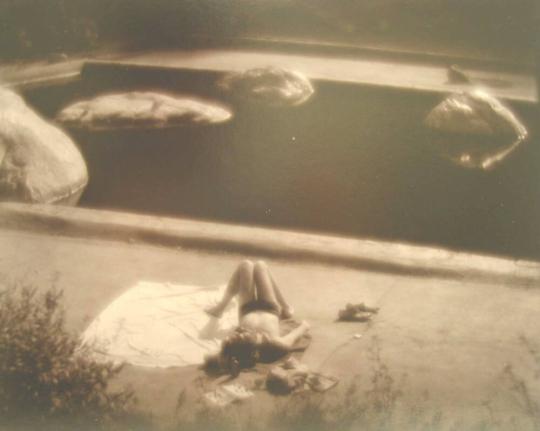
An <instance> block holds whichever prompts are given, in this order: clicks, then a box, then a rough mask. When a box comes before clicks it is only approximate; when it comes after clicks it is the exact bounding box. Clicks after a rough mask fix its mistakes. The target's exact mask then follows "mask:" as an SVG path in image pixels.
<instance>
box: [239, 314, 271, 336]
mask: <svg viewBox="0 0 540 431" xmlns="http://www.w3.org/2000/svg"><path fill="white" fill-rule="evenodd" d="M240 326H242V327H244V328H246V329H250V330H253V331H255V332H262V333H264V334H266V335H268V336H270V337H279V318H278V316H276V315H275V314H273V313H268V312H267V311H260V310H257V311H252V312H250V313H247V314H246V315H244V316H242V318H241V319H240Z"/></svg>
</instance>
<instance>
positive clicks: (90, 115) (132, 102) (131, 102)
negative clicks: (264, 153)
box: [57, 91, 232, 130]
mask: <svg viewBox="0 0 540 431" xmlns="http://www.w3.org/2000/svg"><path fill="white" fill-rule="evenodd" d="M231 117H232V113H231V112H230V111H228V110H227V109H225V108H224V107H221V106H218V105H215V104H212V103H208V102H203V101H199V100H195V99H192V98H187V97H175V96H171V95H167V94H162V93H156V92H138V91H134V92H127V93H118V94H104V95H100V96H97V97H95V98H93V99H89V100H83V101H79V102H76V103H74V104H72V105H69V106H67V107H66V108H64V109H62V111H60V113H59V114H58V116H57V120H58V121H60V122H61V123H63V124H64V125H66V126H67V127H72V128H77V129H87V130H112V129H136V128H163V127H175V126H205V125H212V124H219V123H223V122H225V121H228V120H229V119H230V118H231Z"/></svg>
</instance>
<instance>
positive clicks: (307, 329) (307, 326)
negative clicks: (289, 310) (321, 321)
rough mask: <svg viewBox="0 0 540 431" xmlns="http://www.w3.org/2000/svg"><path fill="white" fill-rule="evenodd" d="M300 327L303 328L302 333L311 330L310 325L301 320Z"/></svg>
mask: <svg viewBox="0 0 540 431" xmlns="http://www.w3.org/2000/svg"><path fill="white" fill-rule="evenodd" d="M300 326H301V327H302V328H304V331H306V332H307V331H309V329H310V328H311V325H310V323H309V322H308V321H307V320H302V322H301V323H300Z"/></svg>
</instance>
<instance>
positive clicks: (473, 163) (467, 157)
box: [425, 90, 527, 170]
mask: <svg viewBox="0 0 540 431" xmlns="http://www.w3.org/2000/svg"><path fill="white" fill-rule="evenodd" d="M425 124H426V126H427V127H428V128H429V129H431V130H432V131H434V132H436V135H435V136H436V137H437V143H438V144H439V145H440V148H441V150H442V152H443V155H444V156H446V157H448V158H450V159H451V160H453V161H454V162H455V163H457V164H459V165H461V166H463V167H468V168H480V169H484V170H488V169H492V168H494V167H495V166H496V165H497V164H499V163H500V162H501V161H503V160H504V159H506V158H507V157H508V156H509V155H510V154H511V153H513V152H514V150H516V149H517V148H518V146H519V145H520V144H521V143H522V142H524V141H525V139H526V138H527V129H526V128H525V126H524V125H523V124H521V122H520V121H519V120H518V119H517V118H516V116H515V115H514V113H513V112H512V111H511V110H510V109H509V108H507V107H506V106H504V105H503V104H502V103H501V102H500V101H499V100H497V99H496V98H495V97H493V96H491V95H489V94H487V93H485V92H484V91H481V90H474V91H471V92H465V93H459V94H453V95H451V96H449V97H447V98H446V99H445V100H444V101H442V102H441V103H440V104H439V105H437V106H436V107H435V108H433V109H432V110H431V112H430V113H429V114H428V115H427V117H426V119H425Z"/></svg>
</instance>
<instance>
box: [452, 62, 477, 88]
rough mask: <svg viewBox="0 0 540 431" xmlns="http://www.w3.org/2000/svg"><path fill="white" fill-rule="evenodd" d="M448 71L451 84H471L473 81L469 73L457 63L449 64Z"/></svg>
mask: <svg viewBox="0 0 540 431" xmlns="http://www.w3.org/2000/svg"><path fill="white" fill-rule="evenodd" d="M446 72H447V76H448V82H449V83H450V84H471V82H472V81H471V78H470V77H469V75H467V73H466V72H465V71H464V70H462V69H461V68H460V67H459V66H457V65H456V64H451V65H450V66H448V68H447V69H446Z"/></svg>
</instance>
